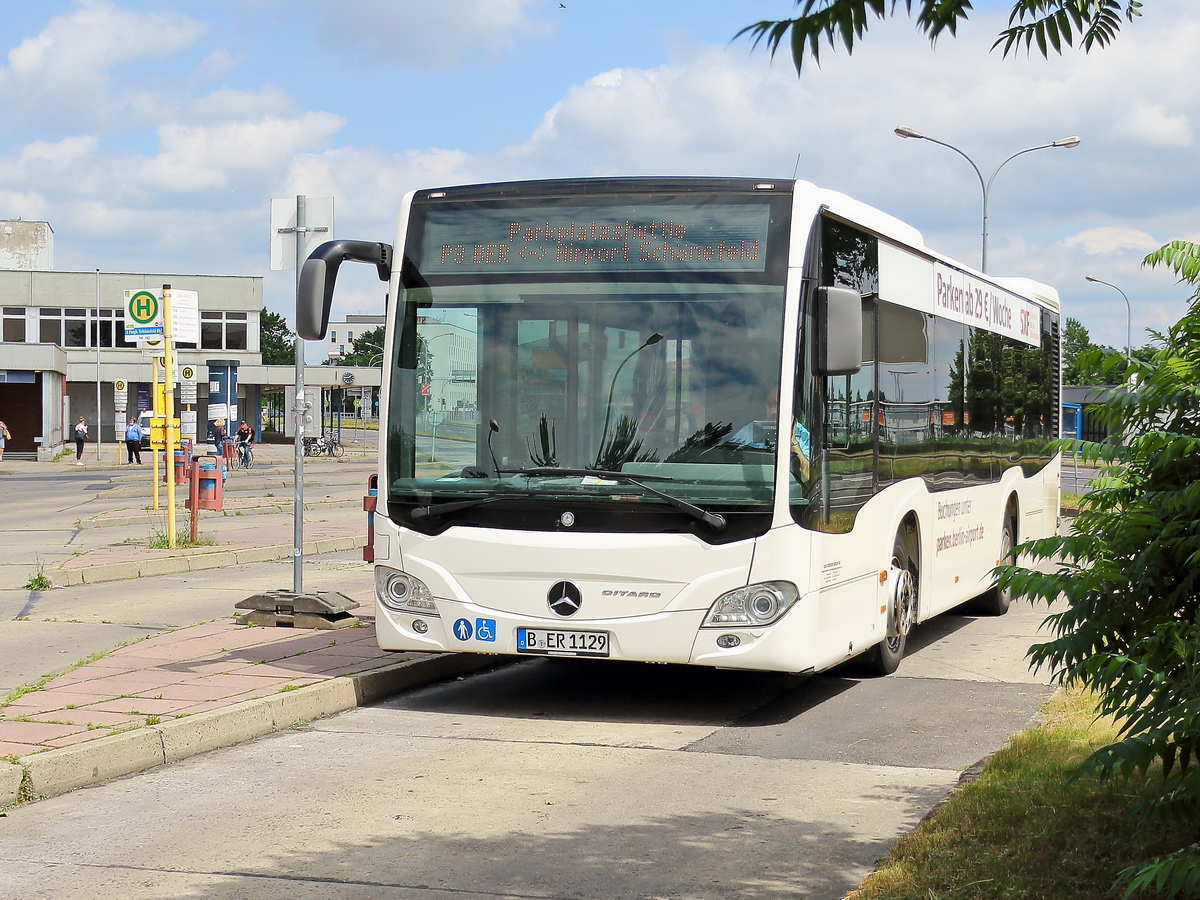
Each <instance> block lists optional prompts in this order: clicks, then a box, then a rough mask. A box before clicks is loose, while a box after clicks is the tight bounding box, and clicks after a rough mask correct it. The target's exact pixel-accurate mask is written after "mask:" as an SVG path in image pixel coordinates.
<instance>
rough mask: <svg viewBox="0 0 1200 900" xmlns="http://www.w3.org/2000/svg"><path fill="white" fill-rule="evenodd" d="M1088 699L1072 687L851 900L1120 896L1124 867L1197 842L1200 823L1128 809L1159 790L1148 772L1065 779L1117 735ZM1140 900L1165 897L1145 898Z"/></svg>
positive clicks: (1092, 898) (1158, 783) (903, 843)
mask: <svg viewBox="0 0 1200 900" xmlns="http://www.w3.org/2000/svg"><path fill="white" fill-rule="evenodd" d="M1094 709H1095V702H1094V698H1093V697H1092V696H1091V695H1085V694H1081V693H1078V692H1065V693H1060V694H1059V695H1058V696H1056V697H1055V698H1054V699H1053V700H1051V701H1050V703H1049V704H1048V705H1047V707H1046V709H1045V721H1044V722H1043V724H1042V725H1040V726H1038V727H1036V728H1032V729H1030V730H1028V731H1025V732H1023V733H1022V734H1019V735H1017V737H1015V738H1014V739H1013V740H1012V742H1011V743H1010V744H1009V746H1008V747H1006V748H1004V749H1003V750H1001V751H999V752H998V753H996V755H995V756H993V757H992V759H991V760H989V762H988V764H987V766H986V767H985V768H984V770H983V772H982V773H981V775H980V776H979V778H978V779H977V780H976V781H973V782H971V783H970V784H967V785H966V786H964V787H963V788H962V789H961V790H959V791H957V792H955V794H953V795H952V796H951V797H950V799H949V800H948V801H947V802H946V803H945V805H943V806H942V807H941V808H940V809H939V810H938V811H937V813H936V814H935V815H933V816H932V817H931V818H929V819H927V820H926V821H924V822H922V823H921V824H920V825H919V826H918V827H917V829H916V830H915V831H914V832H912V833H911V834H909V835H907V836H906V837H904V838H903V839H902V840H901V841H900V842H899V843H898V844H897V845H896V846H895V847H894V848H893V850H892V852H891V853H890V854H889V855H888V857H887V859H886V860H884V861H883V862H882V863H881V864H880V867H879V868H878V869H877V870H876V871H875V873H874V874H872V875H871V877H870V878H868V879H867V881H866V882H865V883H864V884H863V886H862V888H861V889H860V890H858V891H856V892H854V893H852V894H850V895H848V896H849V897H851V898H854V900H1002V898H1003V900H1024V898H1029V900H1032V898H1048V897H1053V898H1054V900H1097V898H1105V897H1112V898H1117V897H1119V896H1120V892H1117V891H1114V890H1113V889H1112V885H1113V883H1114V882H1115V881H1116V878H1117V875H1118V873H1119V872H1121V870H1123V869H1125V868H1127V867H1129V866H1131V865H1134V864H1135V863H1138V862H1141V861H1144V860H1146V859H1148V858H1150V857H1152V856H1155V855H1157V854H1159V853H1163V852H1166V851H1168V850H1170V849H1171V848H1174V847H1179V846H1183V845H1185V844H1188V843H1191V842H1192V841H1195V840H1197V838H1198V837H1200V824H1196V823H1177V824H1172V825H1169V826H1167V825H1163V824H1162V823H1159V822H1154V823H1152V824H1149V825H1147V824H1146V823H1144V822H1142V821H1141V820H1138V819H1135V818H1132V817H1130V816H1129V815H1127V813H1126V811H1127V810H1128V808H1129V807H1130V806H1131V805H1132V804H1133V803H1135V802H1136V801H1137V800H1139V799H1141V798H1142V797H1148V796H1152V795H1154V794H1155V793H1157V792H1158V788H1159V787H1160V786H1161V780H1160V779H1161V769H1160V770H1159V771H1158V772H1157V773H1156V772H1154V770H1151V773H1150V775H1149V776H1148V777H1147V778H1145V779H1140V778H1139V779H1133V780H1128V781H1126V780H1120V779H1109V780H1107V781H1104V782H1101V781H1098V780H1097V779H1095V778H1091V777H1086V776H1085V777H1081V778H1080V779H1079V780H1077V781H1075V782H1073V783H1070V782H1069V781H1068V777H1069V775H1070V773H1071V772H1072V771H1073V769H1074V767H1075V766H1077V765H1078V764H1079V763H1080V762H1081V761H1082V760H1083V759H1084V757H1086V756H1087V755H1088V754H1089V753H1091V752H1092V751H1093V750H1096V749H1097V748H1099V747H1101V746H1104V745H1105V744H1108V743H1110V742H1112V741H1113V740H1114V739H1115V737H1116V729H1115V727H1114V726H1113V725H1112V723H1111V722H1107V721H1101V722H1093V718H1094ZM1137 896H1138V897H1139V898H1152V897H1157V896H1158V895H1156V894H1139V895H1137Z"/></svg>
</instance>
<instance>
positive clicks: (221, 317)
mask: <svg viewBox="0 0 1200 900" xmlns="http://www.w3.org/2000/svg"><path fill="white" fill-rule="evenodd" d="M248 346H249V326H248V325H247V321H246V313H244V312H220V311H216V312H204V311H201V313H200V348H201V349H202V350H245V349H246V348H247V347H248Z"/></svg>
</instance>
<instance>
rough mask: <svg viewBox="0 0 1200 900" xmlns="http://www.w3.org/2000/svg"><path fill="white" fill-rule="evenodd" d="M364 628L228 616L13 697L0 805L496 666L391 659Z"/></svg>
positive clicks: (367, 619)
mask: <svg viewBox="0 0 1200 900" xmlns="http://www.w3.org/2000/svg"><path fill="white" fill-rule="evenodd" d="M355 599H358V598H355ZM368 609H371V607H369V606H368ZM356 612H360V610H356ZM362 620H363V623H362V625H361V626H359V627H348V628H341V629H338V630H336V631H308V630H297V629H292V628H280V627H258V626H253V625H248V626H243V625H238V624H237V623H236V622H235V621H234V620H233V619H232V618H231V619H223V620H220V621H216V622H210V623H207V624H201V625H193V626H191V627H189V628H181V629H178V630H176V631H172V632H168V633H165V634H158V635H154V636H152V637H149V638H146V639H145V640H142V641H138V642H136V643H133V644H130V645H127V646H124V647H119V648H117V649H116V650H114V651H113V652H111V653H109V654H106V655H104V656H102V657H101V658H99V659H96V660H92V661H90V662H88V663H86V664H85V665H82V666H80V667H79V668H76V669H73V670H72V671H70V672H67V673H65V674H63V675H60V676H58V677H57V678H54V679H53V680H51V681H49V682H48V683H47V684H45V685H44V686H42V687H40V688H38V689H37V690H33V691H31V692H29V693H26V694H23V695H21V696H20V697H17V698H16V699H15V700H13V701H12V702H11V703H10V704H8V705H7V706H5V707H3V708H2V709H0V713H2V715H3V717H2V718H0V809H2V808H4V807H6V806H9V805H11V804H13V803H17V802H21V801H28V800H34V799H42V798H44V797H52V796H55V795H57V794H62V793H65V792H67V791H71V790H74V789H75V788H79V787H83V786H85V785H89V784H97V783H99V782H101V781H106V780H108V779H110V778H116V777H119V776H121V775H128V774H131V773H134V772H140V771H142V770H144V769H149V768H152V767H154V766H157V765H162V764H163V763H168V762H174V761H176V760H179V759H184V758H186V757H188V756H192V755H194V754H196V753H203V752H204V751H206V750H214V749H217V748H219V747H227V746H230V745H231V744H235V743H238V742H240V741H244V740H248V739H250V738H254V737H260V736H262V735H264V734H268V733H270V732H272V731H279V730H282V729H284V728H288V727H290V726H293V725H296V724H299V723H302V722H309V721H311V720H313V719H316V718H319V717H321V716H327V715H332V714H334V713H339V712H344V711H345V710H348V709H352V708H354V707H356V706H361V705H365V704H369V703H372V702H376V701H378V700H381V699H383V698H385V697H387V696H390V695H391V694H394V693H396V692H399V691H402V690H407V689H410V688H413V687H417V686H420V685H422V684H428V683H431V682H433V681H438V680H441V679H443V678H448V677H453V676H455V675H461V674H466V673H469V672H472V671H477V670H479V669H483V668H487V667H490V666H492V665H494V664H495V662H494V660H493V659H492V658H491V657H486V656H472V655H466V654H463V655H454V654H431V653H412V654H395V653H387V652H384V651H382V650H380V649H379V647H378V645H377V644H376V643H375V628H374V618H373V616H370V615H367V614H366V613H364V614H363V617H362Z"/></svg>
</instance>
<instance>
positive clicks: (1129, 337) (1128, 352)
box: [1083, 275, 1133, 362]
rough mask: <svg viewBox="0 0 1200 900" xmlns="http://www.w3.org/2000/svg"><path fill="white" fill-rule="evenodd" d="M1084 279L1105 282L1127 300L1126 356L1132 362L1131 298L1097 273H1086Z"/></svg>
mask: <svg viewBox="0 0 1200 900" xmlns="http://www.w3.org/2000/svg"><path fill="white" fill-rule="evenodd" d="M1083 279H1084V281H1091V282H1094V283H1096V284H1103V285H1105V286H1106V287H1110V288H1112V289H1113V290H1114V291H1116V292H1117V293H1118V294H1120V295H1121V299H1122V300H1124V301H1125V358H1126V359H1128V360H1129V361H1130V362H1132V361H1133V307H1132V306H1131V305H1130V303H1129V298H1128V297H1127V296H1125V292H1124V291H1123V290H1121V289H1120V288H1119V287H1117V286H1116V285H1115V284H1112V283H1111V282H1108V281H1104V280H1102V279H1100V278H1097V277H1096V276H1095V275H1084V276H1083Z"/></svg>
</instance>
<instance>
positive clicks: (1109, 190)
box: [0, 0, 1200, 361]
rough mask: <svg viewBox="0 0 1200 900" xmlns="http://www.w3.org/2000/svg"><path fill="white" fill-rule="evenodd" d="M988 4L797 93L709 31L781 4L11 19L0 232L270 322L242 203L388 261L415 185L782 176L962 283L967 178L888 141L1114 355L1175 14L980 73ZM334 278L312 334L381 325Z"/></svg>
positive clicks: (1173, 204) (595, 1)
mask: <svg viewBox="0 0 1200 900" xmlns="http://www.w3.org/2000/svg"><path fill="white" fill-rule="evenodd" d="M1013 2H1014V0H1003V2H1001V0H974V6H975V9H974V11H973V12H972V14H971V19H970V20H969V22H968V23H966V24H965V25H963V26H962V27H960V28H959V33H958V37H957V38H943V39H941V40H940V41H939V42H938V43H937V45H936V46H935V47H931V46H930V43H929V41H928V39H927V38H926V37H924V36H923V35H922V34H920V33H919V32H918V30H917V28H916V26H915V23H914V22H913V20H911V19H909V18H908V17H907V16H906V15H905V14H904V13H903V4H900V9H901V12H900V14H899V15H898V16H896V17H895V18H893V19H889V20H886V21H873V22H872V24H871V27H870V29H869V31H868V33H867V35H866V36H865V37H864V39H863V40H862V42H861V43H859V44H858V45H857V46H856V48H855V51H854V54H853V56H848V55H847V54H846V53H845V52H844V51H842V50H840V49H839V50H837V51H833V50H828V49H826V50H823V52H822V56H821V65H820V67H817V66H808V65H806V66H805V69H804V72H803V74H802V75H801V76H799V77H798V76H797V74H796V71H795V69H794V68H793V66H792V63H791V59H790V55H789V54H788V53H787V51H786V48H785V49H784V50H781V51H780V53H779V54H778V55H777V56H776V57H775V58H774V59H772V57H771V55H770V53H769V52H768V51H767V50H766V49H765V47H761V46H760V47H758V48H757V49H756V48H755V47H754V46H753V43H752V41H750V40H749V39H747V38H744V37H743V38H735V35H736V34H737V33H738V31H739V30H740V29H742V28H743V27H745V26H746V25H749V24H751V23H753V22H755V21H758V20H760V19H771V18H784V17H787V16H788V15H790V14H792V9H793V4H792V3H791V2H790V0H738V2H729V0H723V2H718V0H686V2H685V0H654V2H652V3H647V2H645V0H564V2H562V3H560V2H559V0H444V2H441V3H430V2H428V0H339V2H337V3H330V2H328V0H286V2H284V0H203V2H192V0H173V2H160V0H40V2H38V3H36V4H34V3H10V4H6V9H5V15H4V19H3V25H0V53H2V54H3V56H2V57H0V97H2V98H3V108H4V115H3V116H0V218H13V219H15V218H23V219H35V220H45V221H48V222H49V223H50V224H51V226H52V228H53V229H54V235H55V268H57V269H61V270H69V271H92V270H94V269H100V270H101V271H106V272H119V271H124V272H162V273H172V274H223V275H261V276H262V277H263V279H264V282H263V284H264V298H265V302H266V305H267V307H268V308H269V309H271V310H272V311H274V312H278V313H280V314H282V315H284V316H285V317H287V318H288V320H289V321H292V320H293V318H294V317H293V312H294V308H295V298H294V289H295V272H294V271H273V270H272V269H271V267H270V243H271V217H270V209H271V201H272V199H284V200H288V201H289V202H292V203H294V200H295V197H296V196H297V195H301V194H302V195H305V196H307V197H309V198H325V197H331V198H333V200H334V209H335V214H334V236H336V237H339V238H349V239H356V240H369V241H385V242H390V241H392V239H393V235H394V232H395V218H396V213H397V210H398V209H399V205H400V201H401V198H402V197H403V196H404V194H405V193H406V192H408V191H410V190H413V189H416V188H425V187H437V186H445V185H450V184H463V183H472V182H484V181H504V180H511V179H527V178H549V177H579V176H606V175H738V176H750V177H760V178H790V177H792V176H793V175H795V176H796V177H799V178H802V179H806V180H808V181H811V182H814V183H816V184H818V185H820V186H822V187H827V188H832V189H835V190H838V191H841V192H843V193H846V194H849V195H851V196H853V197H855V198H857V199H859V200H862V201H864V202H866V203H868V204H870V205H872V206H875V207H877V208H879V209H881V210H883V211H885V212H888V213H890V214H892V215H894V216H897V217H898V218H900V219H903V220H904V221H906V222H908V223H909V224H911V225H913V226H915V227H916V228H918V229H919V230H920V231H921V232H922V234H923V235H924V237H925V242H926V244H927V245H928V246H929V247H931V248H933V249H934V250H937V251H939V252H942V253H945V254H947V255H949V256H951V257H954V258H956V259H959V260H962V261H963V262H966V263H969V264H971V265H978V264H979V258H980V243H981V230H982V209H983V193H984V192H983V189H982V185H981V183H980V176H977V175H976V173H975V171H974V170H973V169H972V167H971V165H970V164H969V163H968V161H967V160H966V159H964V158H963V157H962V156H960V155H959V154H958V153H955V152H954V151H953V150H950V149H947V148H946V147H942V146H938V145H937V144H934V143H931V142H929V141H921V140H912V139H908V140H903V139H901V138H899V137H897V136H896V135H895V134H894V133H893V129H894V128H896V126H898V125H906V126H909V127H911V128H914V129H916V130H918V131H920V132H922V133H923V134H926V135H928V136H929V137H931V138H936V139H937V140H939V141H943V142H945V143H948V144H951V145H953V146H954V147H956V148H958V150H960V151H961V152H962V153H963V154H965V155H966V156H967V157H968V158H969V159H970V160H971V161H973V162H974V163H975V165H976V166H977V167H978V168H979V170H980V172H981V173H982V178H983V179H984V180H988V179H992V177H993V173H994V180H992V182H991V184H992V186H991V190H990V192H989V195H988V196H989V210H988V211H989V219H990V222H989V229H988V230H989V238H988V270H989V272H991V273H993V274H998V275H1021V276H1026V277H1030V278H1034V279H1037V280H1039V281H1044V282H1046V283H1048V284H1051V285H1053V286H1054V287H1056V288H1057V289H1058V291H1059V293H1060V295H1061V297H1062V301H1063V310H1064V315H1065V316H1069V317H1072V318H1076V319H1078V320H1079V321H1081V322H1082V323H1083V324H1084V326H1085V327H1087V329H1088V330H1089V332H1090V334H1091V338H1092V340H1093V341H1094V342H1096V343H1102V344H1107V345H1110V346H1113V347H1123V346H1124V345H1125V343H1126V332H1127V330H1130V331H1131V332H1132V342H1133V345H1134V346H1140V345H1142V344H1145V343H1147V342H1148V341H1149V340H1150V336H1149V335H1148V334H1147V329H1154V330H1157V331H1164V330H1166V329H1167V328H1169V327H1170V325H1171V324H1172V323H1173V322H1175V321H1176V320H1177V319H1178V318H1179V317H1180V316H1181V315H1182V314H1183V313H1184V312H1185V310H1186V305H1187V299H1188V297H1189V296H1190V294H1191V291H1190V290H1188V288H1187V287H1186V286H1185V285H1179V284H1177V283H1176V282H1175V279H1174V277H1173V276H1172V275H1171V274H1170V273H1169V272H1168V271H1166V270H1162V269H1159V270H1149V269H1146V268H1144V267H1143V266H1142V260H1143V258H1144V257H1145V255H1146V254H1147V253H1149V252H1150V251H1152V250H1154V249H1156V248H1157V247H1158V246H1160V245H1161V244H1163V243H1165V242H1167V241H1169V240H1176V239H1183V240H1190V241H1197V242H1200V165H1197V161H1198V156H1197V140H1198V133H1197V132H1198V129H1200V92H1197V91H1196V90H1195V89H1194V81H1193V78H1194V76H1193V74H1192V72H1193V70H1192V69H1191V62H1190V61H1191V60H1192V58H1193V55H1194V51H1195V48H1196V46H1198V45H1200V3H1196V2H1195V0H1146V3H1145V5H1144V9H1143V13H1144V14H1143V16H1142V17H1141V18H1140V19H1137V20H1135V21H1134V22H1133V23H1132V24H1129V23H1126V24H1125V25H1124V27H1123V29H1122V31H1121V34H1120V36H1119V37H1118V39H1117V41H1116V42H1115V44H1113V45H1112V46H1111V47H1109V48H1107V49H1103V50H1093V51H1092V52H1091V53H1088V54H1085V53H1083V52H1082V51H1081V50H1068V51H1067V52H1066V53H1065V54H1064V55H1063V56H1051V57H1050V58H1049V59H1043V58H1042V57H1041V56H1038V55H1036V54H1035V55H1032V56H1027V55H1026V54H1024V53H1019V54H1016V55H1014V56H1010V57H1009V58H1007V59H1006V58H1004V57H1003V56H1002V54H1001V53H1000V51H998V50H996V51H992V50H991V49H990V48H991V45H992V44H993V43H994V41H995V39H996V35H997V34H998V33H999V31H1000V30H1001V29H1003V28H1004V27H1005V24H1006V20H1007V15H1008V12H1009V9H1010V7H1011V6H1012V3H1013ZM1073 135H1077V136H1079V137H1080V139H1081V143H1080V145H1079V146H1078V147H1076V148H1074V149H1065V148H1051V149H1042V150H1037V151H1035V152H1030V153H1022V154H1021V155H1020V156H1019V157H1017V158H1015V159H1012V160H1009V161H1007V162H1006V160H1008V158H1009V157H1010V156H1011V155H1012V154H1014V153H1018V151H1021V150H1024V149H1025V148H1030V147H1037V146H1039V145H1042V144H1047V143H1050V142H1052V141H1054V140H1057V139H1059V138H1063V137H1068V136H1073ZM356 270H357V271H356ZM342 272H343V273H344V276H343V277H342V278H341V279H340V280H339V295H338V297H337V299H336V300H335V304H334V309H333V314H334V317H335V318H341V317H344V316H345V315H346V314H349V313H378V312H382V307H383V293H384V286H383V285H381V284H380V283H379V282H377V281H375V280H374V276H373V270H372V269H371V268H370V267H366V266H350V267H345V268H343V270H342ZM1086 275H1093V276H1095V277H1096V278H1099V279H1102V280H1103V281H1106V282H1110V283H1111V284H1113V285H1116V286H1117V287H1118V288H1119V289H1120V291H1123V292H1124V294H1125V296H1127V297H1128V298H1129V306H1128V307H1127V306H1126V303H1125V300H1124V299H1123V298H1122V295H1121V293H1120V291H1118V290H1115V289H1113V288H1111V287H1108V286H1106V285H1101V284H1093V283H1088V282H1086V281H1085V280H1084V278H1085V276H1086ZM114 305H119V298H118V299H117V300H115V301H114ZM308 357H309V359H310V361H311V360H312V359H313V358H314V349H312V348H310V351H309V353H308Z"/></svg>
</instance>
